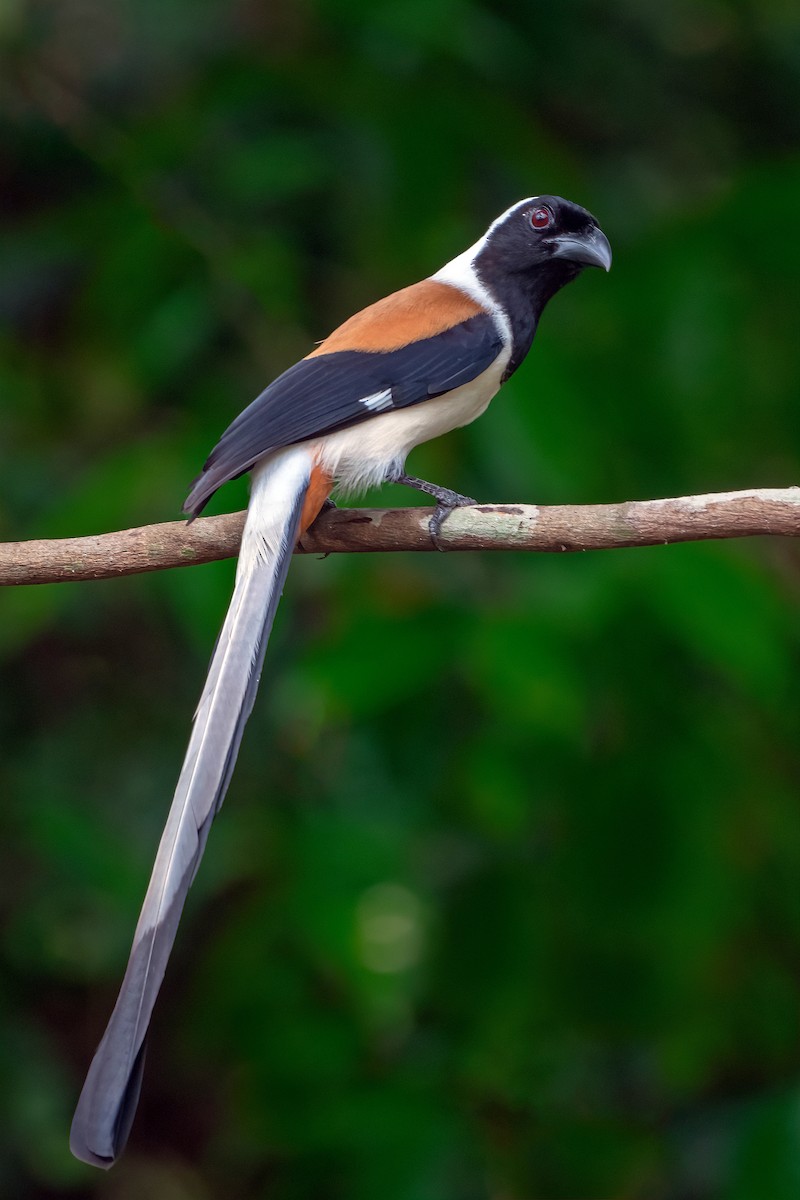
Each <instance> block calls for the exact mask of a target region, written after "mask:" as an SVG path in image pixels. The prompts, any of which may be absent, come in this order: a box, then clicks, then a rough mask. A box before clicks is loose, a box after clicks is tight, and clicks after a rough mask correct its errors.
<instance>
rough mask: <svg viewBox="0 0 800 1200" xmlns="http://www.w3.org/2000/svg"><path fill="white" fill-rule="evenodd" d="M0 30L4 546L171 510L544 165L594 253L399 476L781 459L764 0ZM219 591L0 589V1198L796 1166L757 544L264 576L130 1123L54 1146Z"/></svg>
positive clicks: (134, 902)
mask: <svg viewBox="0 0 800 1200" xmlns="http://www.w3.org/2000/svg"><path fill="white" fill-rule="evenodd" d="M0 40H1V42H2V63H0V97H2V116H1V117H0V131H1V132H0V137H1V138H2V141H1V142H0V176H1V177H2V187H1V188H0V212H2V218H3V220H2V233H1V234H0V312H2V317H3V332H2V340H1V341H0V481H1V482H0V537H2V538H3V539H5V540H24V539H26V538H31V537H42V536H57V535H70V534H80V533H89V532H98V531H101V530H105V529H114V528H123V527H126V526H130V525H140V524H145V523H147V522H151V521H158V520H165V519H170V518H173V517H175V516H177V514H178V512H179V508H180V504H181V501H182V499H183V497H184V495H185V492H186V490H187V487H188V484H189V482H190V480H191V479H192V478H193V476H194V475H195V474H196V473H197V470H198V468H199V465H200V464H201V463H202V461H203V458H204V456H205V454H206V453H207V451H208V449H209V448H210V446H211V445H212V443H213V442H214V440H215V438H216V436H217V435H218V433H219V432H220V431H221V430H222V428H223V427H224V426H225V425H226V424H227V422H228V421H229V419H230V418H231V417H232V416H233V415H235V413H236V412H237V411H239V409H240V408H241V407H243V406H244V404H245V403H247V402H248V401H249V400H250V399H251V398H252V397H253V396H254V395H255V394H256V393H257V392H258V391H259V390H260V389H261V388H262V387H263V386H264V384H265V382H266V381H268V380H269V379H270V378H271V377H273V376H274V375H275V374H277V373H278V372H279V371H280V370H282V369H283V368H285V367H286V366H287V365H288V364H290V363H291V362H293V361H294V360H295V359H296V358H297V357H299V356H300V355H302V354H303V353H305V352H306V350H307V348H308V346H309V344H310V343H311V341H312V340H313V339H319V338H321V337H322V336H324V335H325V334H326V333H327V332H328V331H329V330H330V329H331V328H332V327H333V326H334V325H335V324H336V323H337V322H338V321H339V320H340V319H342V318H344V317H345V316H347V315H349V313H350V312H352V311H353V310H354V309H356V308H358V307H360V306H363V305H364V304H366V303H368V302H369V301H371V300H373V299H375V298H377V297H378V296H380V295H382V294H384V293H385V292H387V291H389V290H391V289H392V288H395V287H399V286H402V285H404V284H406V283H409V282H411V281H413V280H415V279H418V278H421V277H423V276H425V275H427V274H428V273H430V272H431V271H432V270H433V269H435V268H436V267H438V266H439V265H440V264H441V263H442V262H443V261H445V260H446V259H447V258H449V257H451V256H452V255H453V254H455V253H457V252H459V251H460V250H462V249H463V248H464V247H465V246H466V245H468V244H469V243H470V242H471V241H473V240H474V239H475V238H476V237H477V236H478V235H479V234H480V232H482V230H483V228H484V227H485V225H486V224H487V223H488V221H489V220H490V219H491V218H493V217H494V216H495V215H496V214H497V213H498V212H499V211H501V210H502V209H504V208H505V207H507V206H508V205H509V204H510V203H512V202H513V201H515V200H517V199H518V198H520V197H521V196H525V195H529V194H531V193H535V192H537V191H554V192H557V193H561V194H563V195H567V196H569V197H571V198H573V199H575V200H577V201H579V202H581V203H583V204H585V205H586V206H587V207H589V208H590V209H591V210H592V211H593V212H595V213H596V214H597V216H598V217H599V219H600V220H601V222H602V224H603V226H604V228H605V230H606V232H607V233H608V235H609V237H610V239H611V241H612V244H613V246H614V251H615V264H614V269H613V271H612V273H611V275H610V276H608V277H603V276H602V275H601V274H600V273H599V272H592V273H587V275H585V276H584V277H583V278H581V279H580V280H579V281H578V282H577V283H576V284H575V285H573V286H571V287H570V288H568V289H567V290H566V291H565V292H564V293H563V294H562V295H560V296H559V297H558V298H557V299H556V300H555V301H554V302H553V304H552V305H551V307H550V309H548V311H547V313H546V315H545V318H544V321H543V323H542V327H541V330H540V333H539V337H538V338H537V342H536V344H535V347H534V351H533V353H532V355H531V357H530V359H529V361H528V362H527V364H526V365H525V367H524V368H523V369H522V370H521V371H520V372H519V373H518V374H517V375H516V376H515V378H514V379H513V381H512V382H511V383H510V384H509V385H508V386H507V388H505V390H504V392H503V394H502V396H501V397H500V398H498V400H497V401H495V403H494V405H493V406H492V408H491V410H490V411H489V412H488V413H487V414H486V415H485V416H484V417H483V418H482V419H481V421H480V422H479V423H478V424H477V425H476V426H473V427H472V428H469V429H467V430H463V431H461V432H458V433H456V434H453V435H451V436H450V437H448V438H446V439H443V440H442V441H441V442H439V443H437V444H435V445H431V446H428V447H424V448H422V449H420V450H419V451H418V452H416V454H415V456H414V457H413V458H412V463H411V465H412V468H413V469H414V470H415V471H417V472H418V473H419V474H422V475H427V476H429V477H432V478H434V479H437V480H441V481H442V482H446V483H448V484H450V485H452V486H454V487H456V488H458V489H460V490H462V491H466V492H468V493H472V494H475V495H478V496H481V497H483V498H486V499H492V500H498V501H499V500H509V501H513V500H516V501H520V500H526V501H542V502H550V503H558V502H564V503H566V502H589V501H612V500H621V499H628V498H633V497H651V496H659V495H674V494H680V493H685V492H698V491H699V492H704V491H710V490H714V489H730V488H740V487H749V486H757V485H761V486H781V485H786V484H790V483H792V482H796V481H797V480H798V475H799V474H800V471H798V452H799V451H800V445H799V437H798V420H797V396H798V385H799V384H800V349H798V318H799V316H800V236H798V224H799V223H800V14H799V13H798V10H797V7H796V6H794V5H789V4H786V3H783V2H781V0H735V2H731V3H726V2H724V0H716V2H712V0H704V2H701V3H688V2H687V0H659V2H658V3H639V4H634V3H632V2H630V0H611V2H607V3H604V4H600V3H597V2H596V0H561V2H559V3H555V4H550V5H539V4H533V3H529V4H521V3H518V4H514V3H511V2H510V0H505V2H503V0H495V2H492V3H488V2H487V3H479V2H478V0H426V2H425V3H422V2H421V0H270V2H269V3H267V0H230V2H228V3H222V2H220V0H111V2H110V3H101V2H100V0H80V2H79V0H60V2H59V3H46V2H44V0H40V2H38V3H36V2H33V0H31V2H26V0H4V2H3V3H2V4H0ZM244 497H245V489H244V484H242V485H238V484H237V485H232V486H231V487H229V488H227V489H226V490H225V491H224V493H223V494H222V496H221V497H219V499H218V502H217V509H218V510H219V509H220V508H224V509H228V508H234V507H237V506H240V505H241V504H242V503H243V501H244ZM373 499H374V498H373ZM380 502H381V503H386V504H391V503H409V502H410V501H409V497H408V495H407V494H406V493H405V492H404V491H402V490H397V489H396V490H392V489H385V490H384V492H383V493H382V494H381V501H380ZM231 578H232V565H231V564H229V563H227V564H216V565H214V566H209V567H203V568H198V569H193V570H191V571H175V572H171V573H163V574H159V575H148V576H143V577H140V578H134V579H129V580H123V581H115V582H107V583H102V584H84V585H81V586H61V587H48V588H36V589H19V590H17V591H13V592H12V591H7V592H6V593H5V594H3V595H2V596H0V673H1V674H0V741H1V748H0V797H1V798H2V803H0V856H1V857H0V864H1V866H2V871H1V873H0V905H1V906H2V910H1V912H2V922H1V923H0V956H1V961H2V968H1V970H0V1079H1V1080H2V1087H0V1114H1V1115H2V1120H0V1194H2V1195H3V1196H8V1197H10V1198H11V1197H14V1198H16V1197H23V1198H25V1200H27V1198H34V1197H35V1198H37V1200H43V1198H54V1197H82V1196H86V1197H103V1198H112V1200H127V1198H131V1197H137V1198H138V1197H141V1196H147V1197H152V1198H153V1200H188V1198H191V1200H217V1198H220V1200H221V1198H226V1200H227V1198H236V1200H249V1198H251V1197H252V1198H256V1197H258V1198H260V1197H268V1198H269V1200H377V1198H380V1200H490V1198H491V1200H537V1198H539V1200H596V1198H598V1197H611V1196H614V1197H637V1198H638V1197H647V1198H656V1200H669V1198H673V1197H675V1198H678V1197H679V1198H681V1200H684V1198H686V1200H707V1198H710V1197H724V1198H725V1200H754V1198H762V1197H769V1198H770V1200H783V1198H784V1197H785V1198H788V1197H792V1198H794V1197H796V1196H797V1195H798V1194H800V1040H799V1039H798V1012H799V1011H800V811H799V810H798V782H799V777H800V752H799V751H798V730H799V729H800V632H799V629H800V619H799V612H800V569H799V567H798V557H797V550H796V548H795V547H794V546H793V545H791V544H789V543H788V542H787V543H780V544H779V543H774V544H769V543H767V542H755V541H752V542H743V543H728V544H720V545H691V546H684V547H673V548H665V547H660V548H654V549H650V550H640V551H618V552H614V553H597V554H594V555H585V556H565V557H563V558H560V557H552V558H551V557H545V556H542V557H534V556H521V555H518V556H514V555H494V556H483V557H481V556H477V555H464V556H457V555H453V556H448V557H445V556H440V555H435V556H434V555H430V556H428V555H425V556H422V555H420V556H413V555H408V556H398V557H391V556H385V557H378V556H375V557H374V558H370V557H364V558H360V559H356V558H352V559H347V558H344V557H342V558H336V557H331V558H328V559H327V560H324V561H306V560H303V561H298V562H297V563H295V564H294V567H293V571H292V574H291V576H290V583H289V587H288V589H287V597H286V602H285V604H284V605H283V607H282V611H281V614H280V619H279V625H278V629H277V633H276V636H275V639H274V643H273V646H272V648H271V651H270V655H269V673H268V678H267V680H266V681H265V685H264V686H263V687H262V691H261V695H260V698H259V702H258V704H257V707H256V711H255V713H254V715H253V718H252V722H251V725H250V727H249V729H248V734H247V737H246V739H245V744H244V747H243V750H242V755H241V759H240V763H239V767H238V769H237V772H236V775H235V778H234V782H233V785H232V787H231V791H230V795H229V799H228V803H227V805H226V808H225V810H224V812H223V814H222V816H221V818H220V820H219V821H218V822H217V824H216V825H215V828H214V831H213V834H212V837H211V840H210V844H209V849H208V853H207V855H206V859H205V861H204V863H203V868H202V870H201V872H200V875H199V877H198V879H197V882H196V885H195V888H194V889H193V892H192V896H191V903H190V905H189V908H188V911H187V914H186V917H185V919H184V922H183V924H182V926H181V930H180V934H179V938H178V944H177V948H176V952H175V955H174V959H173V961H172V964H171V968H170V971H169V974H168V977H167V980H166V984H165V989H164V993H163V995H162V998H161V1003H160V1005H159V1008H158V1012H157V1019H156V1021H155V1025H154V1030H153V1037H152V1040H151V1046H150V1055H149V1064H148V1070H147V1073H146V1082H145V1091H144V1096H143V1101H142V1105H141V1108H140V1111H139V1117H138V1120H137V1123H136V1125H135V1127H134V1132H133V1136H132V1140H131V1144H130V1147H129V1150H128V1153H127V1155H126V1157H125V1158H124V1159H123V1161H122V1162H121V1163H120V1165H119V1166H118V1167H116V1168H115V1169H114V1171H112V1172H111V1173H110V1174H109V1175H107V1176H106V1175H101V1174H98V1173H95V1172H92V1171H91V1170H90V1169H89V1168H84V1167H83V1166H82V1165H81V1164H78V1163H76V1162H74V1161H73V1160H72V1159H71V1158H70V1156H69V1153H68V1150H67V1130H68V1126H69V1120H70V1116H71V1110H72V1106H73V1104H74V1101H75V1099H76V1096H77V1093H78V1089H79V1087H80V1084H81V1081H82V1078H83V1074H84V1072H85V1069H86V1067H87V1065H88V1062H89V1059H90V1057H91V1054H92V1051H93V1049H94V1046H95V1044H96V1042H97V1040H98V1038H99V1036H100V1034H101V1032H102V1029H103V1026H104V1023H105V1020H106V1017H107V1015H108V1013H109V1011H110V1008H111V1005H112V1003H113V999H114V995H115V992H116V987H117V984H118V981H119V979H120V976H121V972H122V969H123V966H124V963H125V959H126V956H127V952H128V946H129V941H130V937H131V934H132V930H133V925H134V922H135V917H136V914H137V912H138V906H139V902H140V899H141V896H142V894H143V890H144V886H145V883H146V879H147V876H148V874H149V870H150V864H151V861H152V857H153V853H154V849H155V844H156V841H157V838H158V834H159V831H160V827H161V824H162V821H163V818H164V815H165V813H166V808H167V805H168V802H169V799H170V796H171V792H172V786H173V783H174V780H175V776H176V773H177V770H178V766H179V763H180V760H181V757H182V753H183V747H184V743H185V740H186V737H187V732H188V728H189V722H190V717H191V713H192V710H193V705H194V703H195V701H196V698H197V695H198V693H199V689H200V686H201V681H202V678H203V672H204V668H205V664H206V662H207V659H208V655H209V653H210V649H211V646H212V645H213V641H214V637H215V634H216V630H217V628H218V626H219V623H220V621H221V618H222V614H223V612H224V609H225V605H226V601H227V597H228V594H229V589H230V586H231Z"/></svg>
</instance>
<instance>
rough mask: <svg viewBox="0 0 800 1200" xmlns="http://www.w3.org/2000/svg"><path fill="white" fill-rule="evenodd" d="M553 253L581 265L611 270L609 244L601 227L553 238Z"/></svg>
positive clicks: (557, 256)
mask: <svg viewBox="0 0 800 1200" xmlns="http://www.w3.org/2000/svg"><path fill="white" fill-rule="evenodd" d="M553 255H554V256H555V257H556V258H568V259H570V261H571V262H576V263H580V264H581V266H582V267H602V268H603V270H604V271H610V270H611V246H610V245H609V241H608V238H607V237H606V235H605V234H604V233H603V231H602V229H590V230H589V232H588V233H579V234H568V233H564V234H561V235H560V236H558V237H554V238H553Z"/></svg>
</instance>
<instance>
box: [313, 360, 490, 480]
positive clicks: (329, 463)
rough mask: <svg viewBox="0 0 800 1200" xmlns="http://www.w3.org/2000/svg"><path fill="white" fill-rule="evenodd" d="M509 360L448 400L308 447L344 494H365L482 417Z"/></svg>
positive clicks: (383, 416)
mask: <svg viewBox="0 0 800 1200" xmlns="http://www.w3.org/2000/svg"><path fill="white" fill-rule="evenodd" d="M509 354H510V350H509V349H504V350H503V351H502V352H501V353H500V355H499V356H498V358H496V359H495V361H494V362H493V363H492V364H491V366H490V367H488V368H487V369H486V370H485V371H484V372H483V373H482V374H481V375H479V376H478V377H477V379H473V380H472V381H471V382H470V383H465V384H463V385H462V386H461V387H459V388H456V389H455V390H454V391H452V392H448V393H447V394H446V395H444V396H437V398H436V399H435V400H423V401H422V402H421V403H420V404H414V405H411V406H410V407H409V408H399V409H396V410H395V411H393V412H383V413H380V414H379V415H376V416H374V417H370V418H369V419H368V420H366V421H362V422H360V423H359V424H358V425H351V426H350V427H349V428H348V429H340V430H339V431H338V432H336V433H328V434H326V435H325V436H324V437H322V438H314V439H312V440H310V441H309V442H307V443H305V445H308V446H309V448H313V449H315V450H316V454H317V457H318V461H319V463H320V466H321V467H323V468H324V470H326V471H328V472H329V473H330V474H331V475H333V477H334V479H335V480H336V481H337V484H338V485H339V488H340V489H341V491H343V492H347V493H357V492H363V491H364V490H365V489H366V488H368V487H372V486H374V485H376V484H379V483H383V482H384V480H385V479H387V478H389V477H390V476H391V475H393V474H395V473H396V472H397V471H398V470H402V468H403V465H404V463H405V460H406V456H407V455H408V454H409V452H410V451H411V450H413V449H414V447H415V446H419V445H420V443H422V442H428V441H430V440H431V439H432V438H436V437H439V436H440V435H441V434H443V433H449V431H450V430H451V429H458V428H459V427H460V426H461V425H469V423H470V421H474V420H475V418H476V417H479V416H480V415H481V413H482V412H484V411H485V409H486V408H487V406H488V404H489V401H490V400H491V399H492V397H493V396H494V395H495V393H496V392H497V390H498V388H499V387H500V382H501V380H502V377H503V371H504V370H505V368H506V364H507V363H508V358H509Z"/></svg>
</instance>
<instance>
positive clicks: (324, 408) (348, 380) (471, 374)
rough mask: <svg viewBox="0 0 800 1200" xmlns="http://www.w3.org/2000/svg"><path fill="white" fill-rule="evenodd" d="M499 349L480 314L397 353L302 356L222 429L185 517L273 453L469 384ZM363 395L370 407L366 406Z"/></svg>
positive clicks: (492, 326)
mask: <svg viewBox="0 0 800 1200" xmlns="http://www.w3.org/2000/svg"><path fill="white" fill-rule="evenodd" d="M502 347H503V342H502V339H501V336H500V333H499V331H498V329H497V325H496V324H495V322H494V320H493V319H492V317H490V316H489V315H488V313H486V314H484V313H479V314H478V315H477V316H474V317H470V318H469V320H467V321H464V322H462V323H461V324H459V325H454V326H453V327H452V328H451V329H446V330H444V331H443V332H442V333H437V334H436V335H435V336H434V337H431V338H425V339H423V340H422V341H419V342H412V343H411V344H410V345H408V346H403V347H402V348H401V349H400V350H385V351H366V350H338V351H335V352H333V353H331V354H318V355H314V356H313V357H311V358H304V359H302V360H301V361H300V362H299V363H296V364H295V366H293V367H290V368H289V370H288V371H285V372H284V373H283V375H279V376H278V378H277V379H276V380H275V381H274V383H271V384H270V385H269V387H268V388H266V389H265V390H264V391H263V392H262V393H261V395H260V396H259V397H258V398H257V399H256V400H254V401H253V403H252V404H250V405H248V407H247V408H246V409H245V410H244V411H243V412H242V413H240V414H239V416H238V417H237V418H236V420H235V421H234V422H233V423H232V424H231V425H230V426H229V427H228V428H227V429H226V431H225V433H223V435H222V437H221V438H220V440H219V442H218V443H217V445H216V446H215V447H214V449H213V450H212V452H211V454H210V455H209V457H208V460H207V462H206V464H205V466H204V467H203V473H202V475H200V477H199V478H198V479H197V480H195V483H194V484H193V486H192V490H191V492H190V493H189V496H188V498H187V500H186V503H185V504H184V506H183V507H184V512H187V513H190V514H191V515H192V516H194V517H196V516H197V515H198V514H199V513H200V512H201V511H202V509H203V508H204V506H205V505H206V503H207V502H208V500H209V499H210V498H211V496H212V495H213V494H214V492H215V491H216V490H217V488H218V487H220V486H221V485H222V484H223V483H227V482H228V480H229V479H235V478H236V477H237V476H238V475H242V474H244V472H245V471H249V470H250V468H251V467H252V466H253V465H254V464H255V463H256V462H257V461H258V460H259V459H260V458H263V456H264V455H265V454H269V453H270V452H271V451H272V450H277V449H279V448H280V447H281V446H290V445H292V444H293V443H294V442H302V441H305V440H306V438H312V437H319V436H321V435H322V434H325V433H332V432H333V431H334V430H336V429H344V428H345V427H346V426H348V425H356V424H357V423H358V422H359V421H365V420H367V418H369V417H374V416H376V415H377V414H378V413H379V412H389V411H391V410H392V409H398V408H407V407H409V405H412V404H420V403H421V402H422V401H423V400H432V399H433V398H434V397H435V396H441V395H443V394H444V393H445V392H450V391H452V390H453V389H454V388H457V387H460V386H461V384H464V383H469V382H470V380H472V379H476V378H477V377H478V375H480V374H481V373H482V372H483V371H485V370H486V368H487V367H488V366H489V365H490V364H491V363H492V362H494V360H495V359H496V358H497V356H498V354H499V353H500V351H501V349H502ZM384 393H386V395H385V396H384V395H383V394H384ZM376 397H383V398H382V399H381V400H377V399H374V398H376ZM370 398H372V399H373V404H372V406H370V405H369V404H367V403H366V402H365V401H366V400H368V399H370Z"/></svg>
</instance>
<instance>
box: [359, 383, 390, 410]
mask: <svg viewBox="0 0 800 1200" xmlns="http://www.w3.org/2000/svg"><path fill="white" fill-rule="evenodd" d="M358 403H359V404H363V405H364V408H368V409H369V411H370V412H376V413H377V412H385V411H386V409H387V408H391V407H392V393H391V391H390V390H389V388H385V389H384V390H383V391H382V392H375V393H373V395H372V396H362V397H361V399H360V400H359V402H358Z"/></svg>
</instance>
